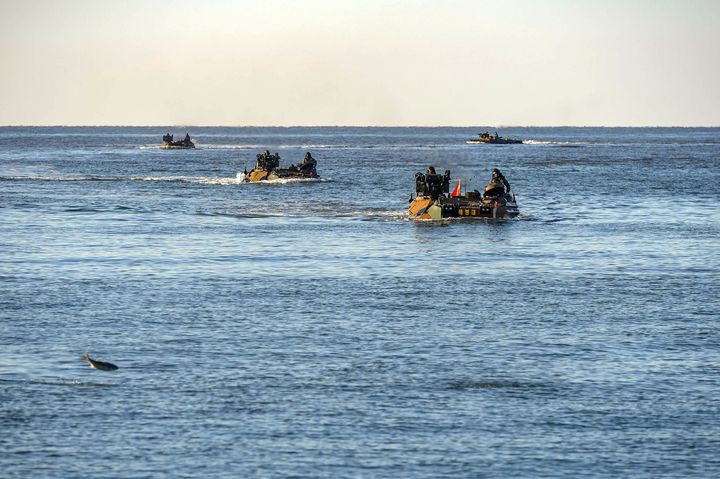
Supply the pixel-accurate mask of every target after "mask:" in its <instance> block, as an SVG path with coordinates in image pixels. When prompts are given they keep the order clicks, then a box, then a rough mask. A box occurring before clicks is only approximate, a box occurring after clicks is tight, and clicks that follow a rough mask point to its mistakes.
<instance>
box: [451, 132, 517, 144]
mask: <svg viewBox="0 0 720 479" xmlns="http://www.w3.org/2000/svg"><path fill="white" fill-rule="evenodd" d="M465 143H467V144H469V145H482V144H484V143H488V144H491V145H515V144H520V143H522V140H517V139H514V138H503V137H502V136H500V135H498V134H497V131H496V132H495V134H494V135H491V134H490V133H488V132H487V131H486V132H485V133H478V137H477V138H473V139H472V140H468V141H466V142H465Z"/></svg>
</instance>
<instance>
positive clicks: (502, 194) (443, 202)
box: [409, 166, 520, 220]
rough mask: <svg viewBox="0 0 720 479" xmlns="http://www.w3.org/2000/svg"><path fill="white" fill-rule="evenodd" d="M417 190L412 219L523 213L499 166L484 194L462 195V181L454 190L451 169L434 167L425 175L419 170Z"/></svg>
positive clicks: (472, 192)
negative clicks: (440, 171) (451, 184)
mask: <svg viewBox="0 0 720 479" xmlns="http://www.w3.org/2000/svg"><path fill="white" fill-rule="evenodd" d="M415 193H416V194H417V196H416V197H414V198H413V195H412V194H411V195H410V208H409V213H410V218H412V219H421V220H424V219H432V220H440V219H445V218H464V217H471V218H473V217H474V218H512V217H515V216H517V215H518V214H520V210H518V206H517V203H516V202H515V195H514V194H511V193H510V184H509V183H508V181H507V180H506V179H505V177H504V176H503V175H502V173H500V170H498V169H497V168H496V169H494V170H493V173H492V179H491V180H490V182H489V183H488V185H487V186H486V187H485V189H484V190H483V192H482V193H480V192H479V191H477V190H475V191H471V192H466V193H465V194H461V192H460V181H458V183H457V186H455V189H454V190H453V191H452V193H450V170H446V171H445V173H444V174H442V175H440V174H437V173H435V168H434V167H432V166H431V167H429V168H428V169H427V172H426V173H425V174H423V173H415Z"/></svg>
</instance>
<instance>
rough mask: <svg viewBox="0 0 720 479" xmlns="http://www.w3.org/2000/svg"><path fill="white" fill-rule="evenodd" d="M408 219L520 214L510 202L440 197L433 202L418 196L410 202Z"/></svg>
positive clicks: (512, 215) (495, 216)
mask: <svg viewBox="0 0 720 479" xmlns="http://www.w3.org/2000/svg"><path fill="white" fill-rule="evenodd" d="M408 211H409V214H410V218H412V219H416V220H441V219H446V218H514V217H515V216H517V215H519V214H520V210H519V209H518V206H517V203H516V202H515V200H514V198H513V199H512V200H509V201H508V200H487V199H482V198H477V199H471V198H468V197H467V196H454V197H440V198H437V199H435V200H433V199H432V198H430V197H428V196H418V197H417V198H415V199H413V200H412V201H411V202H410V208H409V210H408Z"/></svg>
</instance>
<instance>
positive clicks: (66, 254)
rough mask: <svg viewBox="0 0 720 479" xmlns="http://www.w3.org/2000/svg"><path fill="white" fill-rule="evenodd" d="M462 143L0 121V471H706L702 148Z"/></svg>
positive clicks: (577, 138) (717, 467)
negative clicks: (248, 175) (501, 185)
mask: <svg viewBox="0 0 720 479" xmlns="http://www.w3.org/2000/svg"><path fill="white" fill-rule="evenodd" d="M486 129H487V128H484V127H481V128H196V127H193V128H188V129H185V128H168V127H145V128H130V127H114V128H100V127H98V128H81V127H78V128H0V200H1V201H0V471H1V472H0V476H2V477H3V478H26V477H62V478H75V477H78V478H79V477H83V478H84V477H138V478H140V477H143V478H144V477H266V478H285V477H317V478H341V477H413V478H440V477H452V478H465V477H467V478H476V477H502V478H506V477H568V478H577V477H648V478H650V477H652V478H657V477H718V476H720V321H719V314H720V302H719V301H718V296H719V294H718V293H719V292H720V275H719V274H718V271H719V269H720V247H719V246H720V241H719V238H720V129H716V128H715V129H672V128H659V129H651V128H643V129H633V128H609V129H608V128H508V129H505V130H502V131H500V133H501V134H502V135H504V136H509V137H517V138H522V139H525V140H529V141H528V143H529V144H524V145H507V146H492V145H467V144H465V140H466V139H469V138H471V137H472V136H475V135H476V134H477V133H478V132H479V131H485V130H486ZM167 131H169V132H172V133H175V135H176V136H182V135H184V134H185V132H186V131H189V132H190V134H191V135H192V136H193V137H194V138H195V140H196V141H197V145H198V148H197V149H196V150H192V151H187V150H174V151H165V150H160V149H158V148H156V146H157V145H158V144H159V142H160V139H161V136H162V134H164V133H166V132H167ZM492 131H494V130H492ZM265 148H269V149H271V150H272V151H278V152H279V153H280V155H281V156H282V159H283V160H282V161H283V164H284V165H288V164H290V163H297V162H298V161H300V160H301V158H302V156H303V154H304V152H305V151H311V152H312V153H313V156H314V157H315V158H316V159H317V161H318V167H317V168H318V172H319V174H320V175H321V176H322V179H321V180H320V181H302V182H281V183H276V184H241V183H239V181H238V173H241V172H242V171H243V169H244V168H245V167H246V166H247V167H248V169H249V168H250V167H251V166H252V164H253V161H254V158H255V155H256V154H257V153H259V152H260V151H262V150H264V149H265ZM429 165H434V166H435V167H436V168H437V169H438V170H441V171H442V170H445V169H450V170H451V171H452V176H453V178H454V179H460V178H463V179H464V180H465V181H464V183H467V184H469V186H468V187H469V188H471V189H472V188H478V189H479V188H481V187H482V186H483V185H484V183H485V181H486V180H487V179H488V178H489V175H490V170H491V169H492V168H493V167H498V168H500V169H501V170H502V171H503V173H504V174H505V176H506V177H507V178H508V180H509V181H510V183H511V184H512V187H513V191H514V192H515V193H516V195H517V200H518V204H519V206H520V208H521V211H522V214H521V216H520V217H518V218H516V219H512V220H497V221H489V220H466V221H452V222H439V223H436V222H423V223H415V222H412V221H408V220H407V219H406V208H407V203H408V198H409V195H410V192H411V191H412V189H413V187H414V176H413V175H414V173H415V172H416V171H424V170H425V168H426V167H427V166H429ZM86 351H89V352H90V354H91V355H93V356H95V357H97V358H98V359H101V360H105V361H110V362H113V363H115V364H117V365H118V366H120V369H119V371H117V372H115V373H107V372H102V371H97V370H93V369H90V368H89V367H88V365H87V364H86V363H85V362H83V361H82V359H81V355H82V354H83V353H84V352H86Z"/></svg>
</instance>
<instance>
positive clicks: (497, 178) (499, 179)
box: [490, 168, 510, 193]
mask: <svg viewBox="0 0 720 479" xmlns="http://www.w3.org/2000/svg"><path fill="white" fill-rule="evenodd" d="M490 183H497V184H502V185H504V186H505V193H510V183H508V180H506V179H505V177H504V176H503V174H502V173H500V170H498V169H497V168H493V170H492V178H491V179H490Z"/></svg>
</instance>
